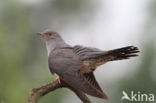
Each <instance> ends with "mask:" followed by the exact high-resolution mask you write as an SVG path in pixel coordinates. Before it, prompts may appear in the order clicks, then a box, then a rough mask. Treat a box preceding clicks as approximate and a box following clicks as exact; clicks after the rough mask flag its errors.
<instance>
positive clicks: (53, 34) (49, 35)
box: [37, 30, 60, 40]
mask: <svg viewBox="0 0 156 103" xmlns="http://www.w3.org/2000/svg"><path fill="white" fill-rule="evenodd" d="M37 34H38V35H40V36H41V37H43V38H44V39H45V40H50V39H56V38H60V36H59V34H58V33H57V32H55V31H51V30H46V31H44V32H41V33H37Z"/></svg>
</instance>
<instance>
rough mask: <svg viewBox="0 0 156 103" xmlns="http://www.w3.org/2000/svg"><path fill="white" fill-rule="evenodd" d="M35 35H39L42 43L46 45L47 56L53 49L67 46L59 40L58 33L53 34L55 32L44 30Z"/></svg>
mask: <svg viewBox="0 0 156 103" xmlns="http://www.w3.org/2000/svg"><path fill="white" fill-rule="evenodd" d="M37 34H38V35H40V36H41V37H42V38H43V39H44V41H45V43H46V47H47V51H48V55H49V53H50V52H51V51H53V50H54V49H55V48H61V47H66V46H68V45H67V44H66V43H65V42H64V40H63V39H62V38H61V36H60V35H59V33H57V32H55V31H51V30H46V31H44V32H41V33H37Z"/></svg>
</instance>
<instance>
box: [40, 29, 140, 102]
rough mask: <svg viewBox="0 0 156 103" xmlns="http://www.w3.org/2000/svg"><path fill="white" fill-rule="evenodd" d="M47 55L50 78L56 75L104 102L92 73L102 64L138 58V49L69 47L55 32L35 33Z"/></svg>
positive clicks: (131, 47) (104, 95)
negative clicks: (38, 36) (40, 37)
mask: <svg viewBox="0 0 156 103" xmlns="http://www.w3.org/2000/svg"><path fill="white" fill-rule="evenodd" d="M39 34H40V35H41V36H42V37H43V39H44V41H45V43H46V48H47V51H48V65H49V69H50V71H51V73H52V74H54V73H56V74H57V75H58V76H59V78H58V82H59V83H60V80H63V81H64V82H66V83H67V84H68V85H70V86H71V87H73V88H75V89H77V90H80V91H82V92H84V93H86V94H88V95H91V96H94V97H98V98H103V99H106V100H107V99H108V98H107V96H106V94H105V93H104V92H103V91H102V89H101V88H100V86H99V84H98V83H97V81H96V79H95V76H94V73H93V72H94V71H95V70H96V68H97V67H98V66H100V65H102V64H104V63H106V62H109V61H114V60H123V59H129V58H130V57H135V56H138V55H137V53H138V52H139V50H138V48H137V47H135V46H127V47H123V48H119V49H114V50H108V51H103V50H100V49H97V48H92V47H85V46H80V45H76V46H70V45H68V44H67V43H65V41H64V40H63V39H62V38H61V36H60V35H59V34H58V33H57V32H55V31H45V32H42V33H39Z"/></svg>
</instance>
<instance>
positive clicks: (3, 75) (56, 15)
mask: <svg viewBox="0 0 156 103" xmlns="http://www.w3.org/2000/svg"><path fill="white" fill-rule="evenodd" d="M42 3H43V4H42V5H40V4H38V5H26V4H24V3H22V2H19V1H17V0H12V1H11V0H0V101H6V103H24V102H25V101H26V99H27V96H28V92H29V91H30V90H31V89H32V88H34V87H39V86H41V85H43V84H46V83H48V82H50V81H52V80H54V79H55V77H54V76H51V74H50V72H49V70H48V66H47V55H46V51H45V46H44V44H43V42H42V41H41V40H40V39H39V37H38V36H36V35H35V33H36V32H39V31H42V30H44V29H46V28H47V27H48V28H49V26H50V25H51V24H53V25H55V24H56V26H55V27H54V26H53V25H52V27H53V28H54V29H56V30H57V29H58V28H59V29H63V28H65V27H66V26H67V25H70V23H73V21H74V22H81V23H83V24H84V25H89V23H90V21H91V19H92V18H94V16H95V15H94V14H96V6H97V5H98V6H100V4H94V3H95V2H93V1H90V3H89V1H88V0H52V1H47V0H45V1H44V2H42ZM149 11H150V14H151V15H150V16H151V18H150V20H149V23H147V26H148V27H147V30H145V34H144V35H142V39H143V40H146V41H147V42H145V43H144V44H141V45H144V46H143V47H142V48H141V50H143V51H141V55H142V60H141V64H138V67H139V71H138V72H137V73H136V74H135V75H133V77H127V78H124V79H123V80H120V81H117V83H118V85H117V86H116V88H115V90H116V91H115V93H114V94H113V97H112V98H111V99H110V102H111V103H118V102H117V101H119V103H120V98H121V97H122V94H120V95H119V93H122V91H123V90H126V91H127V92H130V91H132V90H134V91H142V92H144V93H155V94H156V88H155V87H156V82H154V81H153V79H152V77H151V71H152V70H154V69H155V66H153V63H155V61H156V47H155V46H156V45H155V44H154V42H155V25H156V22H155V21H156V18H155V11H156V2H155V0H151V5H150V7H149ZM88 18H89V19H88ZM149 33H150V34H149ZM149 35H150V36H149ZM142 52H143V53H142ZM136 68H137V67H136ZM129 69H130V67H129ZM53 77H54V78H53ZM65 92H66V90H57V91H54V92H53V93H50V94H48V95H46V96H45V97H44V98H42V99H41V101H40V102H39V103H51V101H53V102H55V103H60V102H61V99H60V98H61V97H63V96H64V93H65ZM124 103H128V102H126V101H125V102H124ZM137 103H139V102H137ZM144 103H145V102H144Z"/></svg>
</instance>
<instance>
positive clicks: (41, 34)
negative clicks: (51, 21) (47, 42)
mask: <svg viewBox="0 0 156 103" xmlns="http://www.w3.org/2000/svg"><path fill="white" fill-rule="evenodd" d="M36 34H37V35H40V36H45V35H46V34H45V33H36Z"/></svg>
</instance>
